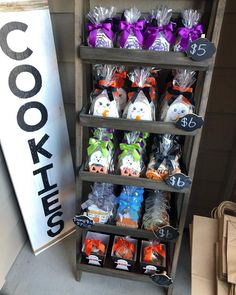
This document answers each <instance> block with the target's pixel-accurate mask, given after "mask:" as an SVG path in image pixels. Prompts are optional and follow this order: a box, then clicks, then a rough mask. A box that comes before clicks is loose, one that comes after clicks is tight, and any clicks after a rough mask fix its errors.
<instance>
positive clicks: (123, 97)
mask: <svg viewBox="0 0 236 295" xmlns="http://www.w3.org/2000/svg"><path fill="white" fill-rule="evenodd" d="M126 78H127V72H126V70H125V67H124V66H117V68H116V73H115V76H114V79H115V81H116V84H117V91H118V96H119V100H118V104H119V110H120V113H123V111H124V109H125V106H126V104H127V91H126V90H125V79H126Z"/></svg>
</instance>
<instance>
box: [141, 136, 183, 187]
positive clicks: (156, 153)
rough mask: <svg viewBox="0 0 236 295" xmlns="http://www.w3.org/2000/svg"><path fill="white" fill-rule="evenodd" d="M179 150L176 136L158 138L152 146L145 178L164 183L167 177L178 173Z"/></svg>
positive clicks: (179, 170)
mask: <svg viewBox="0 0 236 295" xmlns="http://www.w3.org/2000/svg"><path fill="white" fill-rule="evenodd" d="M180 157H181V148H180V144H179V143H178V141H177V139H176V136H175V135H172V134H165V135H161V136H159V141H157V140H156V142H155V143H154V146H153V152H152V153H151V156H150V162H149V164H148V167H147V171H146V177H147V178H150V179H155V180H157V181H164V180H166V179H167V178H168V176H170V175H173V174H176V173H180V172H181V169H180V165H179V159H180Z"/></svg>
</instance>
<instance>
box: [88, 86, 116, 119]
mask: <svg viewBox="0 0 236 295" xmlns="http://www.w3.org/2000/svg"><path fill="white" fill-rule="evenodd" d="M105 92H106V91H105V90H104V93H102V94H100V95H99V96H98V97H97V98H96V99H95V102H94V107H93V113H92V114H93V115H94V116H100V117H104V118H106V117H112V118H119V113H118V110H117V105H116V102H115V100H113V101H110V100H109V98H108V96H107V95H106V93H105Z"/></svg>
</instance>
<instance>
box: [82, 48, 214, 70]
mask: <svg viewBox="0 0 236 295" xmlns="http://www.w3.org/2000/svg"><path fill="white" fill-rule="evenodd" d="M78 56H79V58H80V59H81V60H82V61H84V62H86V63H91V64H93V63H99V62H101V63H111V64H113V63H116V64H126V65H131V64H134V63H135V64H142V65H153V66H158V67H159V68H163V69H169V68H171V69H172V68H175V67H182V68H192V69H196V70H199V71H206V70H208V68H209V67H210V65H211V63H212V59H208V60H205V61H201V62H196V61H193V60H191V59H190V58H188V57H187V56H185V54H184V53H182V52H158V51H151V50H131V49H123V48H122V49H121V48H92V47H89V46H84V45H80V46H79V48H78Z"/></svg>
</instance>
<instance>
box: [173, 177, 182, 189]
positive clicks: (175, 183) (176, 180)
mask: <svg viewBox="0 0 236 295" xmlns="http://www.w3.org/2000/svg"><path fill="white" fill-rule="evenodd" d="M170 185H171V186H178V187H180V188H183V187H184V186H185V182H184V181H182V180H181V178H180V177H178V178H176V177H175V176H171V177H170Z"/></svg>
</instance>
